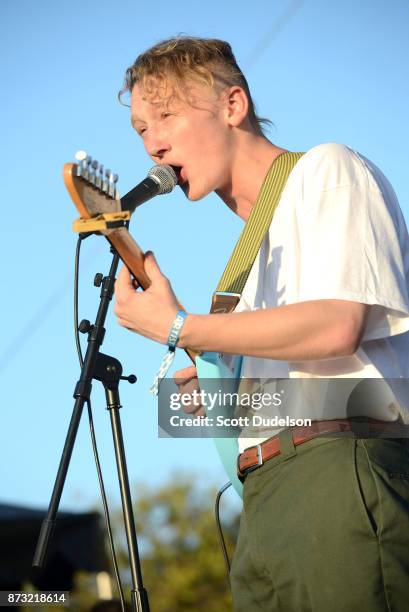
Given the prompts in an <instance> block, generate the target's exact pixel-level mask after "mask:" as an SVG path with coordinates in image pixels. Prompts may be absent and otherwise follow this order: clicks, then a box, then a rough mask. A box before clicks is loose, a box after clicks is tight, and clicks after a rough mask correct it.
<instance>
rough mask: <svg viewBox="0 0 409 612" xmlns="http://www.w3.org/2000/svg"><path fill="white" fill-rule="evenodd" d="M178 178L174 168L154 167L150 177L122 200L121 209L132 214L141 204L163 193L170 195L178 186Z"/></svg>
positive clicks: (149, 173)
mask: <svg viewBox="0 0 409 612" xmlns="http://www.w3.org/2000/svg"><path fill="white" fill-rule="evenodd" d="M177 182H178V177H177V176H176V172H175V171H174V169H173V168H172V166H159V165H158V166H154V167H153V168H151V169H150V170H149V172H148V176H147V177H146V178H145V179H144V180H143V181H141V182H140V183H139V185H137V186H136V187H134V188H133V189H131V191H128V193H127V194H126V195H124V197H123V198H121V209H122V210H129V211H130V212H131V214H132V213H133V211H134V210H135V208H137V207H138V206H140V205H141V204H143V203H144V202H146V201H147V200H150V199H151V198H153V197H155V196H156V195H161V194H162V193H170V192H171V191H172V189H173V188H174V187H175V186H176V185H177Z"/></svg>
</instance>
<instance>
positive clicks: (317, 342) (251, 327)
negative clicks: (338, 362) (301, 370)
mask: <svg viewBox="0 0 409 612" xmlns="http://www.w3.org/2000/svg"><path fill="white" fill-rule="evenodd" d="M368 311H369V306H368V305H366V304H360V303H358V302H349V301H345V300H315V301H309V302H300V303H298V304H289V305H285V306H280V307H278V308H269V309H265V310H256V311H250V312H240V313H229V314H210V315H194V314H189V315H188V317H187V319H186V322H185V324H184V326H183V328H182V332H181V335H180V339H179V342H178V346H179V347H182V348H185V347H189V348H192V349H194V350H207V351H220V352H224V353H232V354H237V355H248V356H254V357H264V358H266V359H279V360H283V361H308V360H316V359H328V358H331V357H340V356H344V355H351V354H353V353H354V352H355V351H356V350H357V348H358V346H359V343H360V340H361V338H362V334H363V331H364V327H365V321H366V317H367V315H368Z"/></svg>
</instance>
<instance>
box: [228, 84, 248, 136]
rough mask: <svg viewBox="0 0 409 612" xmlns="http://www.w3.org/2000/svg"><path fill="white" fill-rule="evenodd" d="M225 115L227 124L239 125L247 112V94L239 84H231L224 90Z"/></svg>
mask: <svg viewBox="0 0 409 612" xmlns="http://www.w3.org/2000/svg"><path fill="white" fill-rule="evenodd" d="M225 96H226V98H225V103H226V116H227V121H228V123H229V125H231V126H233V127H237V126H239V125H240V124H241V123H242V122H243V121H244V120H245V119H246V117H247V115H248V112H249V101H248V98H247V94H246V92H245V91H244V89H243V88H242V87H240V86H239V85H233V86H232V87H230V88H229V89H227V90H226V92H225Z"/></svg>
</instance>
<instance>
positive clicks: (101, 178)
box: [95, 164, 104, 189]
mask: <svg viewBox="0 0 409 612" xmlns="http://www.w3.org/2000/svg"><path fill="white" fill-rule="evenodd" d="M103 182H104V166H103V165H102V164H100V166H99V171H98V174H97V175H96V183H95V186H96V187H98V189H102V184H103Z"/></svg>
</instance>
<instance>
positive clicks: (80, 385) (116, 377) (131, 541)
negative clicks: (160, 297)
mask: <svg viewBox="0 0 409 612" xmlns="http://www.w3.org/2000/svg"><path fill="white" fill-rule="evenodd" d="M83 237H85V235H83ZM111 253H112V254H113V259H112V263H111V267H110V270H109V274H108V276H106V277H105V278H103V279H102V289H101V295H100V304H99V308H98V312H97V316H96V320H95V323H94V324H93V325H91V324H90V323H89V322H88V321H82V322H81V326H80V331H83V332H84V333H88V347H87V351H86V354H85V358H84V363H83V365H82V368H81V375H80V378H79V380H78V382H77V385H76V387H75V392H74V398H75V404H74V409H73V413H72V416H71V421H70V425H69V428H68V433H67V437H66V440H65V444H64V449H63V452H62V456H61V460H60V465H59V468H58V472H57V477H56V480H55V484H54V489H53V492H52V496H51V501H50V505H49V508H48V513H47V517H46V518H45V519H44V521H43V523H42V525H41V530H40V535H39V538H38V542H37V547H36V551H35V555H34V560H33V567H38V568H42V567H44V565H45V560H46V556H47V550H48V545H49V543H50V540H51V538H52V534H53V530H54V527H55V523H56V516H57V512H58V506H59V503H60V499H61V494H62V491H63V487H64V483H65V478H66V476H67V471H68V466H69V463H70V459H71V454H72V450H73V448H74V444H75V438H76V435H77V431H78V426H79V423H80V420H81V415H82V410H83V407H84V404H85V402H89V401H90V396H91V388H92V379H93V378H95V379H96V380H99V381H101V382H102V384H103V385H104V388H105V396H106V402H107V409H108V410H109V414H110V417H111V427H112V435H113V440H114V448H115V457H116V463H117V469H118V478H119V485H120V491H121V500H122V510H123V516H124V522H125V532H126V538H127V543H128V554H129V561H130V569H131V578H132V589H131V602H132V610H133V612H149V602H148V594H147V591H146V590H145V588H144V587H143V582H142V572H141V564H140V559H139V553H138V545H137V539H136V530H135V521H134V516H133V510H132V500H131V494H130V489H129V480H128V472H127V466H126V458H125V449H124V442H123V437H122V428H121V420H120V416H119V408H120V407H121V404H120V399H119V390H118V387H119V381H120V380H121V379H123V380H128V382H130V383H134V382H135V381H136V377H135V376H133V375H131V376H129V377H124V376H122V365H121V363H120V362H119V361H118V360H117V359H115V358H113V357H110V356H108V355H104V354H103V353H100V352H99V349H100V346H101V344H102V342H103V340H104V335H105V328H104V324H105V319H106V315H107V312H108V307H109V302H110V301H111V299H112V296H113V293H114V285H115V275H116V271H117V268H118V264H119V255H118V254H117V253H116V251H115V250H114V249H113V248H112V247H111ZM96 284H97V286H98V284H101V275H99V279H98V281H97V282H96ZM81 327H82V329H81Z"/></svg>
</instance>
